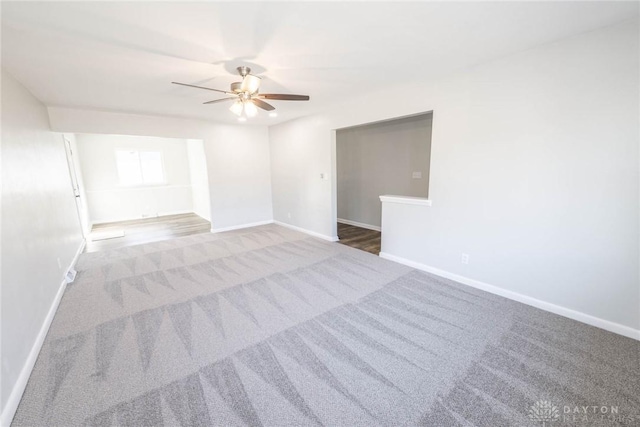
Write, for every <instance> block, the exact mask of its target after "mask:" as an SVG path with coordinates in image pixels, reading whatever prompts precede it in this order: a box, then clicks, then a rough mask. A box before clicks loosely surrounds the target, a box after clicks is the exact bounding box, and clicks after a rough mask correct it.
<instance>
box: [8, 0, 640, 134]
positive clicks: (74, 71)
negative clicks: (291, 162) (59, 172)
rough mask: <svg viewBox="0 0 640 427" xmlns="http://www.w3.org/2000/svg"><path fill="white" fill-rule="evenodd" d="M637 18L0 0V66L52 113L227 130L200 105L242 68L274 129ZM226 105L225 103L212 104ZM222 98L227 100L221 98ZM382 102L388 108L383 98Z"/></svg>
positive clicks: (545, 8)
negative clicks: (176, 121)
mask: <svg viewBox="0 0 640 427" xmlns="http://www.w3.org/2000/svg"><path fill="white" fill-rule="evenodd" d="M637 16H638V2H606V1H605V2H526V3H523V2H465V3H445V2H429V3H424V2H421V3H415V2H414V3H404V2H403V3H394V2H375V3H373V2H371V3H366V2H353V3H345V2H322V3H303V2H297V3H293V2H284V3H283V2H278V3H271V2H261V3H247V2H236V3H180V2H99V3H94V2H64V3H63V2H42V3H38V2H2V66H3V67H5V68H6V69H7V70H8V71H9V72H10V73H11V74H13V75H14V76H15V77H16V78H17V79H18V80H19V81H21V82H22V83H23V84H24V85H25V86H26V87H27V88H28V89H29V90H31V92H33V94H34V95H35V96H37V97H38V98H39V99H40V100H42V101H43V102H44V103H45V104H47V105H57V106H69V107H82V108H90V109H100V110H111V111H122V112H135V113H149V114H160V115H168V116H179V117H190V118H201V119H207V120H213V121H219V122H227V123H236V117H235V116H234V115H233V114H232V113H231V112H229V110H228V107H229V106H230V104H216V105H202V103H203V102H205V101H209V100H212V99H217V98H218V96H217V94H216V93H214V92H208V91H204V90H198V89H192V88H185V87H179V86H175V85H171V84H170V82H171V81H173V80H176V81H181V82H186V83H191V84H197V85H205V86H210V87H214V88H219V89H225V90H227V89H228V87H229V84H230V83H231V82H233V81H237V80H238V78H237V75H236V74H235V68H236V67H237V66H239V65H249V66H251V67H252V68H253V70H254V74H257V75H259V76H261V77H262V78H263V82H262V89H261V92H263V93H297V94H307V95H310V96H311V101H309V102H285V101H273V102H272V103H273V105H274V106H275V107H276V111H277V112H278V113H279V115H278V117H277V118H275V119H274V118H269V117H268V116H267V114H266V113H265V112H261V113H260V114H259V116H258V117H256V118H254V119H250V123H252V124H274V123H278V122H282V121H286V120H290V119H292V118H295V117H300V116H303V115H307V114H311V113H313V112H316V111H320V110H323V109H326V108H328V107H330V105H331V104H332V103H335V102H338V101H339V100H340V99H341V98H343V97H347V96H354V95H358V94H362V93H365V92H369V91H372V90H376V89H377V88H379V87H389V86H392V85H394V84H396V83H397V82H401V81H402V82H405V83H406V82H408V81H420V80H422V81H425V80H426V81H428V80H429V79H433V78H435V77H437V76H439V75H442V74H446V73H451V72H453V71H455V70H459V69H461V68H464V67H468V66H470V65H474V64H477V63H481V62H485V61H488V60H491V59H493V58H498V57H501V56H505V55H508V54H510V53H515V52H518V51H522V50H525V49H528V48H530V47H533V46H536V45H539V44H543V43H547V42H550V41H553V40H557V39H560V38H563V37H567V36H570V35H573V34H577V33H581V32H585V31H589V30H592V29H595V28H598V27H602V26H606V25H610V24H613V23H616V22H620V21H624V20H627V19H633V18H636V17H637ZM220 95H222V94H220ZM222 96H224V95H222ZM380 102H384V100H382V99H381V100H380Z"/></svg>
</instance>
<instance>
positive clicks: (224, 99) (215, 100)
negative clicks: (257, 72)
mask: <svg viewBox="0 0 640 427" xmlns="http://www.w3.org/2000/svg"><path fill="white" fill-rule="evenodd" d="M232 99H238V97H237V96H231V97H229V98H222V99H214V100H213V101H207V102H203V104H215V103H217V102H222V101H230V100H232Z"/></svg>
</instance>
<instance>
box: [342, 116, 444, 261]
mask: <svg viewBox="0 0 640 427" xmlns="http://www.w3.org/2000/svg"><path fill="white" fill-rule="evenodd" d="M432 124H433V114H432V112H429V113H424V114H419V115H414V116H409V117H402V118H397V119H392V120H385V121H383V122H376V123H369V124H365V125H359V126H354V127H348V128H342V129H338V130H337V131H336V139H335V140H336V151H335V153H336V154H335V156H336V157H335V158H336V211H337V212H336V213H337V231H338V238H339V241H340V243H343V244H346V245H348V246H352V247H355V248H358V249H362V250H365V251H367V252H371V253H374V254H376V255H377V254H378V253H379V252H380V247H381V231H382V207H381V203H380V196H382V195H398V196H413V197H425V198H426V197H428V195H429V172H430V163H431V130H432Z"/></svg>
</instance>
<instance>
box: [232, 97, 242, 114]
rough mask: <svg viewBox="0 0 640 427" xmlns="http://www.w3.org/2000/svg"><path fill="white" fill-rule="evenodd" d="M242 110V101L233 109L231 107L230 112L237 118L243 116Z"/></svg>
mask: <svg viewBox="0 0 640 427" xmlns="http://www.w3.org/2000/svg"><path fill="white" fill-rule="evenodd" d="M242 109H243V105H242V101H240V100H237V101H235V102H234V103H233V104H232V105H231V107H229V110H231V112H232V113H233V114H235V115H236V116H240V115H241V114H242Z"/></svg>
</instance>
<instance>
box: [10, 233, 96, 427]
mask: <svg viewBox="0 0 640 427" xmlns="http://www.w3.org/2000/svg"><path fill="white" fill-rule="evenodd" d="M86 243H87V242H86V240H84V239H83V240H82V242H81V243H80V246H79V247H78V250H77V251H76V254H75V256H74V257H73V260H71V263H70V264H69V268H67V270H65V272H64V276H63V279H62V283H60V287H59V288H58V292H57V293H56V296H55V298H54V299H53V302H52V303H51V307H49V312H48V313H47V317H45V319H44V322H43V323H42V326H41V327H40V332H39V333H38V336H37V337H36V341H35V342H34V343H33V346H32V347H31V351H30V352H29V356H27V360H26V361H25V362H24V365H23V366H22V370H21V371H20V375H18V380H17V381H16V383H15V384H14V385H13V389H12V390H11V394H10V395H9V399H8V400H7V403H6V405H5V407H4V409H3V410H2V414H0V426H9V425H11V421H12V420H13V417H14V415H15V414H16V410H17V409H18V405H19V404H20V399H22V394H23V393H24V390H25V389H26V388H27V382H28V381H29V377H30V376H31V371H33V367H34V365H35V364H36V360H37V359H38V355H39V354H40V350H41V349H42V344H44V340H45V338H46V337H47V333H48V332H49V327H51V322H53V317H54V316H55V314H56V311H57V310H58V306H59V305H60V301H61V300H62V295H63V294H64V291H65V289H66V288H67V281H66V279H65V277H66V275H67V273H68V272H69V270H71V269H73V267H74V266H75V265H76V262H77V261H78V258H79V257H80V254H81V253H82V251H83V250H84V247H85V245H86Z"/></svg>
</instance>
